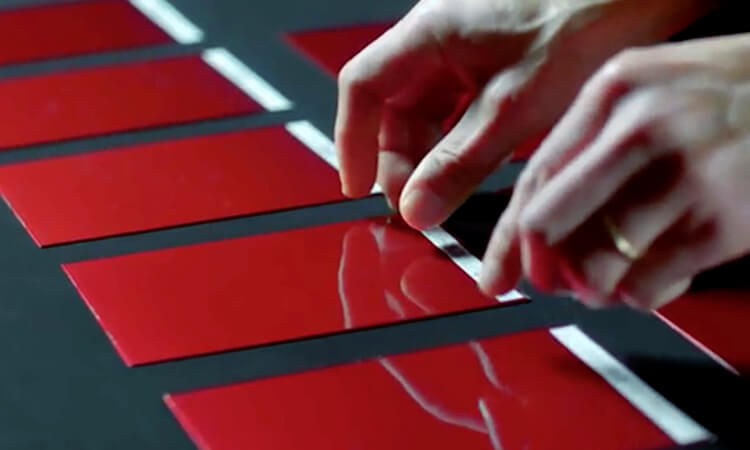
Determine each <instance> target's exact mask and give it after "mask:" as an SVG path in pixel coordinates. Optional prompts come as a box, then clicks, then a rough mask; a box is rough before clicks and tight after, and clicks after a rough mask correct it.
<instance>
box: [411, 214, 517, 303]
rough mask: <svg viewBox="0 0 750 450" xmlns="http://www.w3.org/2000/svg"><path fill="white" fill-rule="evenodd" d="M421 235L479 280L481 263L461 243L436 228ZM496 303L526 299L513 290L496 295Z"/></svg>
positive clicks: (474, 278)
mask: <svg viewBox="0 0 750 450" xmlns="http://www.w3.org/2000/svg"><path fill="white" fill-rule="evenodd" d="M422 234H423V235H424V236H425V237H426V238H427V239H428V240H429V241H430V242H432V244H433V245H434V246H435V247H437V248H439V249H440V250H442V251H443V253H445V254H446V255H448V256H449V257H450V259H451V260H452V261H453V262H454V263H456V265H457V266H458V267H460V268H461V270H463V271H464V272H466V274H467V275H469V276H470V277H471V278H472V279H473V280H475V281H476V280H478V279H479V273H480V272H481V270H482V262H481V261H480V260H479V258H477V257H476V256H474V255H472V254H471V253H469V251H468V250H466V249H465V248H464V246H463V245H461V243H459V242H458V241H457V240H456V239H455V238H454V237H453V236H451V235H450V233H448V232H447V231H445V230H444V229H442V228H440V227H437V228H433V229H431V230H426V231H423V232H422ZM495 298H496V299H497V301H498V302H500V303H504V302H510V301H514V300H520V299H523V298H526V297H525V296H524V295H523V294H521V293H520V292H519V291H516V290H513V291H510V292H506V293H505V294H502V295H498V296H497V297H495Z"/></svg>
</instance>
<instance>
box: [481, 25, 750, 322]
mask: <svg viewBox="0 0 750 450" xmlns="http://www.w3.org/2000/svg"><path fill="white" fill-rule="evenodd" d="M616 238H621V239H620V241H621V242H624V246H625V248H623V246H621V248H620V249H619V250H618V248H617V246H616V245H615V239H616ZM628 244H629V245H628ZM748 252H750V34H746V35H737V36H730V37H722V38H715V39H705V40H696V41H688V42H685V43H678V44H665V45H660V46H656V47H649V48H643V49H632V50H627V51H624V52H622V53H620V54H619V55H617V56H616V57H614V58H613V59H611V60H610V61H609V62H608V63H607V64H606V65H605V66H604V67H603V68H602V69H601V70H600V71H599V72H598V73H597V74H596V75H594V77H592V78H591V79H590V80H589V81H588V82H587V84H586V85H585V86H584V88H583V89H582V91H581V92H580V94H579V96H578V98H577V100H576V102H575V103H574V104H573V106H572V107H571V109H570V110H569V111H568V112H567V113H566V115H565V116H564V118H563V119H562V120H561V121H560V122H559V123H558V125H557V126H556V128H555V129H554V130H553V132H552V133H551V134H550V135H549V136H548V138H547V139H546V140H545V141H544V142H543V143H542V145H541V146H540V148H539V150H538V151H537V153H536V154H535V155H534V156H533V157H532V159H531V160H530V161H529V164H528V166H527V168H526V169H525V171H524V173H523V174H522V176H521V178H520V180H519V183H518V186H517V187H516V189H515V192H514V196H513V199H512V201H511V204H510V206H509V207H508V209H507V210H506V211H505V213H504V214H503V216H502V217H501V219H500V222H499V223H498V225H497V227H496V229H495V231H494V232H493V236H492V239H491V241H490V245H489V247H488V250H487V253H486V254H485V258H484V268H483V273H482V276H481V278H480V285H481V287H482V289H483V290H484V291H485V292H486V293H487V294H491V295H494V294H497V293H500V292H504V291H507V290H509V289H510V288H512V287H513V286H514V285H515V284H516V283H517V282H518V279H519V278H520V276H521V275H522V274H524V275H525V276H526V277H527V278H528V279H529V281H531V283H533V284H534V285H535V286H536V287H538V288H540V289H542V290H547V291H558V290H560V291H574V293H575V295H576V296H577V297H578V298H580V299H581V300H582V301H583V302H584V303H586V304H588V305H590V306H603V305H608V304H613V303H618V302H625V303H627V304H629V305H631V306H634V307H637V308H643V309H652V308H658V307H659V306H661V305H663V304H665V303H666V302H668V301H670V300H672V299H674V298H676V297H677V296H679V295H681V294H682V293H684V292H685V291H686V290H687V288H688V287H689V285H690V283H691V281H692V279H693V277H694V276H695V275H697V274H698V273H700V272H702V271H704V270H706V269H708V268H711V267H713V266H716V265H719V264H721V263H724V262H727V261H729V260H731V259H735V258H737V257H739V256H741V255H743V254H746V253H748Z"/></svg>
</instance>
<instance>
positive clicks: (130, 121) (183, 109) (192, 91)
mask: <svg viewBox="0 0 750 450" xmlns="http://www.w3.org/2000/svg"><path fill="white" fill-rule="evenodd" d="M0 98H2V99H3V101H2V102H0V121H1V122H2V123H3V132H2V133H0V148H8V147H15V146H21V145H27V144H33V143H41V142H49V141H55V140H59V139H70V138H75V137H82V136H89V135H98V134H104V133H113V132H117V131H126V130H133V129H137V128H144V127H153V126H158V125H166V124H171V123H179V122H189V121H193V120H199V119H210V118H216V117H221V116H227V115H237V114H243V113H252V112H257V111H260V110H261V109H262V108H261V107H260V106H259V105H258V104H257V103H256V102H255V101H253V100H252V99H251V98H250V97H249V96H248V95H247V94H246V93H244V92H243V91H241V90H240V89H238V88H237V87H235V86H234V85H233V84H232V83H230V82H229V81H228V80H227V79H226V78H224V77H223V76H222V75H220V74H219V73H218V72H216V71H215V70H214V69H213V68H212V67H210V66H208V65H207V64H206V63H205V62H203V60H201V58H200V56H183V57H176V58H168V59H160V60H154V61H146V62H137V63H130V64H120V65H114V66H105V67H95V68H87V69H83V70H76V71H70V72H62V73H53V74H45V75H39V76H33V77H24V78H17V79H9V80H2V81H0Z"/></svg>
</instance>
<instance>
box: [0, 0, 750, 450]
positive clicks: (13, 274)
mask: <svg viewBox="0 0 750 450" xmlns="http://www.w3.org/2000/svg"><path fill="white" fill-rule="evenodd" d="M53 1H54V0H53ZM171 1H172V3H173V4H174V5H175V6H176V7H178V9H180V10H181V11H182V12H183V13H184V14H185V15H186V16H187V17H189V18H190V19H191V20H192V21H193V22H194V23H196V24H197V25H198V26H199V27H201V28H202V29H203V30H204V31H205V33H206V37H205V40H204V42H202V43H200V44H199V45H188V46H180V45H177V44H174V45H164V46H159V47H151V48H145V49H138V50H132V51H120V52H112V53H104V54H97V55H87V56H82V57H73V58H65V59H60V60H55V61H45V62H38V63H32V64H24V65H17V66H8V67H3V68H0V78H4V77H12V76H18V75H22V74H31V73H41V72H47V71H55V70H60V69H64V68H69V67H83V66H88V65H99V64H104V63H107V62H115V61H129V60H141V59H148V58H154V57H158V56H164V55H177V54H186V53H194V52H195V51H196V50H199V49H202V48H208V47H213V46H223V47H227V48H228V49H229V50H231V51H232V52H233V53H234V54H235V55H237V56H238V57H239V58H240V59H242V60H244V61H246V62H247V63H248V64H250V65H251V66H252V67H253V69H254V70H256V71H257V72H259V73H260V74H261V75H262V76H263V77H265V78H266V79H267V80H269V81H270V82H271V83H272V84H273V85H275V86H276V87H278V88H279V90H280V91H281V92H283V93H285V95H287V96H288V97H289V98H291V99H292V100H293V101H294V103H295V108H294V109H292V110H290V111H284V112H276V113H264V114H259V115H253V116H247V117H236V118H229V119H222V120H212V121H206V122H201V123H199V124H190V125H183V126H170V127H164V128H160V129H152V130H145V131H139V132H130V133H121V134H114V135H109V136H103V137H96V138H89V139H81V140H75V141H68V142H63V143H56V144H48V145H37V146H31V147H26V148H23V149H13V150H8V151H3V152H0V164H4V163H8V162H14V161H22V160H29V159H36V158H41V157H45V156H49V155H62V154H72V153H79V152H86V151H91V150H94V149H103V148H108V147H112V146H120V145H125V144H133V143H138V142H147V141H154V140H160V139H164V138H170V137H177V136H187V135H192V134H197V133H207V132H211V131H219V130H231V129H239V128H243V127H249V126H261V125H266V124H277V123H284V122H287V121H290V120H296V119H307V120H310V121H312V122H313V123H314V124H316V125H317V126H318V127H319V128H321V129H322V130H326V131H328V130H331V129H332V123H333V117H334V113H335V109H334V107H335V98H336V86H335V83H334V82H333V80H332V79H331V78H330V77H329V76H328V75H326V74H325V73H323V72H322V71H321V70H319V69H318V68H317V67H315V66H314V64H312V63H311V62H309V61H307V60H306V59H304V58H303V57H302V56H301V55H299V54H298V53H297V52H296V51H295V50H293V49H292V48H290V47H289V46H288V45H287V44H286V43H285V42H284V41H283V40H282V39H281V37H280V35H281V33H282V32H284V31H290V30H302V29H315V28H322V27H328V26H335V25H343V24H354V23H365V22H375V21H388V20H393V19H394V18H397V17H399V16H400V15H402V14H403V13H404V12H405V11H406V10H407V9H408V8H409V7H410V5H411V3H412V2H410V1H408V0H379V1H367V2H365V1H359V2H356V1H352V0H326V1H322V0H321V1H310V0H274V1H257V0H256V1H253V0H245V1H241V0H237V1H232V0H213V1H206V0H171ZM49 2H50V1H49V0H48V1H47V2H46V3H49ZM33 3H43V2H42V1H40V0H5V1H4V2H2V5H1V6H0V9H6V8H14V7H17V6H23V5H29V4H33ZM724 29H725V28H724ZM712 30H713V28H712V27H711V26H705V25H704V26H702V27H700V32H701V33H703V34H705V33H710V32H712ZM2 45H12V43H3V44H2ZM0 101H2V99H0ZM1 127H2V124H0V132H2V131H1V130H2V128H1ZM519 169H520V167H518V166H510V167H506V168H504V169H502V170H500V171H499V172H498V173H496V174H495V175H493V177H491V179H490V180H488V182H487V183H486V184H485V186H484V187H485V188H487V189H497V188H501V187H504V186H510V185H512V183H513V181H514V179H515V177H516V176H517V174H518V172H519ZM501 207H502V205H499V204H497V201H496V199H495V198H494V197H492V196H482V195H479V196H477V197H475V198H473V199H472V200H471V201H470V203H468V204H467V205H466V207H464V208H462V209H461V210H460V211H459V212H458V213H457V214H456V216H455V217H454V218H453V219H452V222H451V224H450V226H451V227H452V229H453V230H455V231H456V232H457V233H459V234H461V233H463V238H464V239H467V240H468V243H469V246H470V247H471V248H472V249H473V250H474V251H477V252H481V251H482V248H483V246H484V245H485V240H486V235H487V232H488V230H489V228H490V227H491V225H492V221H493V220H494V218H495V217H497V214H499V212H500V208H501ZM386 213H388V209H387V207H386V205H385V203H384V201H383V200H382V199H381V198H379V197H370V198H366V199H363V200H358V201H347V202H341V203H336V204H328V205H322V206H316V207H309V208H302V209H297V210H288V211H282V212H277V213H271V214H264V215H256V216H249V217H242V218H237V219H231V220H221V221H216V222H211V223H206V224H201V225H194V226H185V227H178V228H172V229H167V230H162V231H156V232H150V233H142V234H134V235H129V236H121V237H116V238H109V239H102V240H96V241H89V242H83V243H78V244H73V245H64V246H57V247H52V248H47V249H40V248H38V247H36V245H34V243H33V242H32V240H31V238H30V237H29V235H28V234H27V233H26V232H25V231H24V229H23V228H22V226H21V224H20V223H19V222H18V221H17V220H16V219H15V218H14V217H13V214H12V213H11V212H10V210H9V209H8V208H7V207H6V206H5V205H4V204H2V205H0V449H47V448H54V449H59V448H71V449H79V450H88V449H91V450H100V449H121V448H122V449H142V450H147V449H160V450H162V449H175V450H178V449H190V448H194V446H193V444H192V443H191V442H190V440H189V439H188V437H187V436H186V434H185V433H184V432H183V430H182V429H181V428H180V426H179V424H178V423H177V421H176V420H175V419H174V418H173V416H172V415H171V413H170V412H169V411H168V410H167V408H166V407H165V405H164V403H163V401H162V396H163V395H164V394H165V393H167V392H180V391H185V390H190V389H194V388H201V387H207V386H216V385H222V384H227V383H233V382H239V381H246V380H251V379H256V378H260V377H268V376H274V375H279V374H284V373H289V372H297V371H302V370H307V369H312V368H319V367H325V366H329V365H332V364H340V363H345V362H348V361H354V360H360V359H363V358H370V357H375V356H378V355H385V354H393V353H400V352H407V351H410V350H415V349H423V348H428V347H433V346H437V345H445V344H450V343H458V342H464V341H467V340H470V339H474V338H482V337H488V336H496V335H503V334H508V333H514V332H518V331H521V330H528V329H533V328H541V327H550V326H555V325H562V324H578V325H579V326H580V327H581V328H582V329H583V330H584V331H585V332H586V333H588V334H589V335H591V336H592V337H593V338H594V339H596V340H597V341H598V342H599V343H600V344H602V345H603V346H604V347H605V348H606V349H607V350H608V351H610V352H611V353H612V354H614V355H615V356H616V357H617V358H618V359H620V360H621V361H623V362H624V363H626V364H627V365H628V366H629V367H630V368H631V369H632V370H633V371H634V372H635V373H637V374H638V375H639V376H641V378H643V379H644V380H645V381H647V382H648V383H649V384H651V385H652V386H653V387H655V388H656V389H657V390H658V391H660V392H661V393H662V394H664V395H665V396H666V397H667V398H668V399H669V400H671V401H672V402H673V403H674V404H676V405H677V406H678V407H680V408H681V409H683V410H684V411H685V412H687V413H688V414H689V415H691V416H692V417H693V418H694V419H696V420H697V421H699V422H700V423H701V424H703V425H704V426H706V427H707V428H709V429H710V430H711V431H712V432H714V433H715V434H717V435H718V436H719V439H718V442H716V443H713V444H709V445H704V446H702V447H710V448H727V447H735V446H736V447H748V446H750V439H748V438H746V437H745V436H744V434H745V426H744V425H745V424H746V423H747V421H748V414H747V412H746V411H747V410H746V407H747V405H748V400H750V395H748V386H747V380H744V379H741V378H739V377H736V376H734V375H731V374H729V373H728V372H726V371H725V370H724V369H723V368H721V367H719V366H718V365H717V364H715V363H714V362H713V361H712V360H711V359H710V358H708V357H707V356H706V355H704V354H703V353H701V352H700V351H699V350H697V349H696V348H695V347H693V346H692V345H691V344H690V343H688V342H687V341H686V340H684V339H683V338H681V337H680V336H679V335H677V334H676V333H675V332H674V331H672V330H671V329H670V328H669V327H667V326H666V325H664V324H663V323H662V322H661V321H659V320H658V319H656V318H654V317H653V316H649V315H645V314H642V313H637V312H633V311H629V310H626V309H613V310H606V311H591V310H588V309H586V308H584V307H582V306H580V305H578V304H577V303H575V302H573V301H571V300H568V299H561V298H551V297H548V296H544V295H539V294H538V293H536V292H534V291H533V290H532V289H530V288H529V287H528V286H525V287H524V289H525V291H526V292H527V293H529V294H530V295H531V297H532V298H533V301H532V302H529V303H527V304H522V305H518V306H511V307H505V308H495V309H491V310H484V311H479V312H472V313H466V314H458V315H453V316H448V317H441V318H436V319H430V320H423V321H417V322H412V323H406V324H400V325H394V326H387V327H380V328H374V329H369V330H364V331H358V332H350V333H344V334H338V335H332V336H326V337H320V338H315V339H306V340H301V341H296V342H290V343H284V344H278V345H270V346H264V347H259V348H249V349H243V350H238V351H232V352H227V353H221V354H215V355H209V356H203V357H198V358H190V359H185V360H179V361H172V362H167V363H162V364H154V365H149V366H143V367H138V368H132V369H131V368H127V367H126V366H125V365H124V364H123V362H122V361H121V360H120V358H119V357H118V356H117V354H116V353H115V351H114V350H113V348H112V345H111V344H110V342H109V341H108V339H107V338H106V336H105V334H104V333H103V332H102V330H101V328H100V327H99V325H98V324H97V323H96V321H95V320H94V318H93V316H92V315H91V313H90V312H89V311H88V310H87V308H86V306H85V305H84V303H83V302H82V301H81V299H80V297H79V296H78V294H77V292H76V291H75V289H74V288H73V286H72V285H71V284H70V283H69V282H68V280H67V279H66V277H65V276H64V274H63V272H62V270H61V269H60V264H61V263H64V262H70V261H79V260H84V259H89V258H94V257H102V256H110V255H119V254H125V253H132V252H137V251H143V250H150V249H158V248H166V247H173V246H178V245H185V244H191V243H197V242H206V241H212V240H219V239H225V238H229V237H237V236H247V235H253V234H258V233H265V232H270V231H279V230H286V229H292V228H298V227H304V226H310V225H318V224H324V223H333V222H337V221H342V220H350V219H356V218H362V217H368V216H374V215H382V214H386ZM738 267H739V268H740V269H742V268H743V267H745V268H746V267H748V264H746V263H742V262H741V263H738V265H735V266H734V267H730V268H728V269H727V268H725V269H722V270H720V271H718V272H716V273H714V274H711V275H710V276H707V277H704V279H703V280H702V283H703V284H706V285H727V284H733V287H738V288H742V287H743V286H737V283H736V278H733V277H732V276H731V275H732V274H733V273H734V272H736V271H737V270H736V269H737V268H738ZM530 376H533V374H530ZM592 401H595V399H592ZM540 426H543V424H540Z"/></svg>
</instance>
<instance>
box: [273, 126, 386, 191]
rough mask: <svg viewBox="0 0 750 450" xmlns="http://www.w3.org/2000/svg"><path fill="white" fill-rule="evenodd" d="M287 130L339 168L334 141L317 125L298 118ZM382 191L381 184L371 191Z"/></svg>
mask: <svg viewBox="0 0 750 450" xmlns="http://www.w3.org/2000/svg"><path fill="white" fill-rule="evenodd" d="M286 130H287V131H288V132H289V133H290V134H291V135H292V136H294V137H296V138H297V139H298V140H299V141H300V142H302V143H303V144H305V145H306V146H308V147H309V148H310V150H312V151H313V152H314V153H315V154H317V155H318V156H320V158H321V159H322V160H323V161H325V162H327V163H328V164H329V165H330V166H331V167H333V168H334V169H336V170H339V160H338V158H337V157H336V147H335V146H334V144H333V141H331V139H330V138H329V137H328V136H326V135H325V133H323V132H322V131H320V130H319V129H318V128H317V127H316V126H315V125H313V124H311V123H310V122H308V121H307V120H298V121H295V122H289V123H287V124H286ZM381 192H382V190H381V189H380V186H377V185H375V186H374V187H373V188H372V191H371V192H370V193H371V194H380V193H381Z"/></svg>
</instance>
